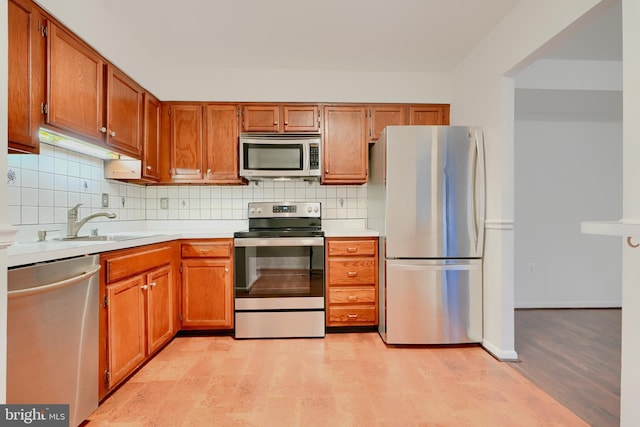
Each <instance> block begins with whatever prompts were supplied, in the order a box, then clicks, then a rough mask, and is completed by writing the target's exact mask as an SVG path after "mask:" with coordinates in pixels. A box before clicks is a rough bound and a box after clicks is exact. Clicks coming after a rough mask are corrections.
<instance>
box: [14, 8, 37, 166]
mask: <svg viewBox="0 0 640 427" xmlns="http://www.w3.org/2000/svg"><path fill="white" fill-rule="evenodd" d="M8 3H9V11H8V13H9V14H8V26H9V41H8V48H9V52H8V59H9V69H8V75H9V80H8V86H9V87H8V89H9V92H8V128H9V135H8V136H9V138H8V139H9V141H8V146H9V153H33V154H38V153H39V152H40V142H39V140H38V128H39V127H40V124H41V123H42V104H43V102H44V76H45V68H44V67H45V63H44V52H45V39H44V34H43V30H42V29H43V28H44V25H45V18H44V16H43V15H42V14H41V13H40V10H39V9H38V8H37V7H35V6H34V4H33V3H32V2H31V1H28V0H9V2H8Z"/></svg>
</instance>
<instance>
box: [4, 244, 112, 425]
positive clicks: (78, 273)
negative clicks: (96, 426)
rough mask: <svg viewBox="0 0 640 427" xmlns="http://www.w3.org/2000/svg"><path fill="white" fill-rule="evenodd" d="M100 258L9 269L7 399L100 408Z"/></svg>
mask: <svg viewBox="0 0 640 427" xmlns="http://www.w3.org/2000/svg"><path fill="white" fill-rule="evenodd" d="M99 270H100V264H99V261H98V256H97V255H93V256H85V257H79V258H70V259H65V260H62V261H54V262H49V263H39V264H35V265H30V266H25V267H18V268H14V269H10V270H9V271H8V275H7V278H8V313H7V403H20V404H69V417H70V420H69V423H70V424H69V425H72V426H77V425H79V424H81V423H82V422H83V421H84V420H85V419H86V417H87V416H89V415H90V414H91V413H92V412H93V411H94V410H95V409H96V408H97V407H98V371H97V369H98V306H99V301H98V300H99V298H98V285H99V282H98V274H97V273H98V271H99Z"/></svg>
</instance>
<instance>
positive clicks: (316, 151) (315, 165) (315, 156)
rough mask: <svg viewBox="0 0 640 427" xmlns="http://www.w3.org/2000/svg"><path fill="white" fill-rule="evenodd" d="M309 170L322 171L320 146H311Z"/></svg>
mask: <svg viewBox="0 0 640 427" xmlns="http://www.w3.org/2000/svg"><path fill="white" fill-rule="evenodd" d="M309 157H310V159H309V169H320V144H309Z"/></svg>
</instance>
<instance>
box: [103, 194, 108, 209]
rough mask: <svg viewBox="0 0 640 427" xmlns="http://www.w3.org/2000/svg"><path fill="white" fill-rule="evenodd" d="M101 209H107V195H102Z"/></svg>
mask: <svg viewBox="0 0 640 427" xmlns="http://www.w3.org/2000/svg"><path fill="white" fill-rule="evenodd" d="M102 207H103V208H108V207H109V195H108V194H107V193H102Z"/></svg>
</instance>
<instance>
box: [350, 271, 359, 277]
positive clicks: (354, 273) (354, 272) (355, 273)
mask: <svg viewBox="0 0 640 427" xmlns="http://www.w3.org/2000/svg"><path fill="white" fill-rule="evenodd" d="M357 275H358V272H357V271H348V272H347V276H349V277H356V276H357Z"/></svg>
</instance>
